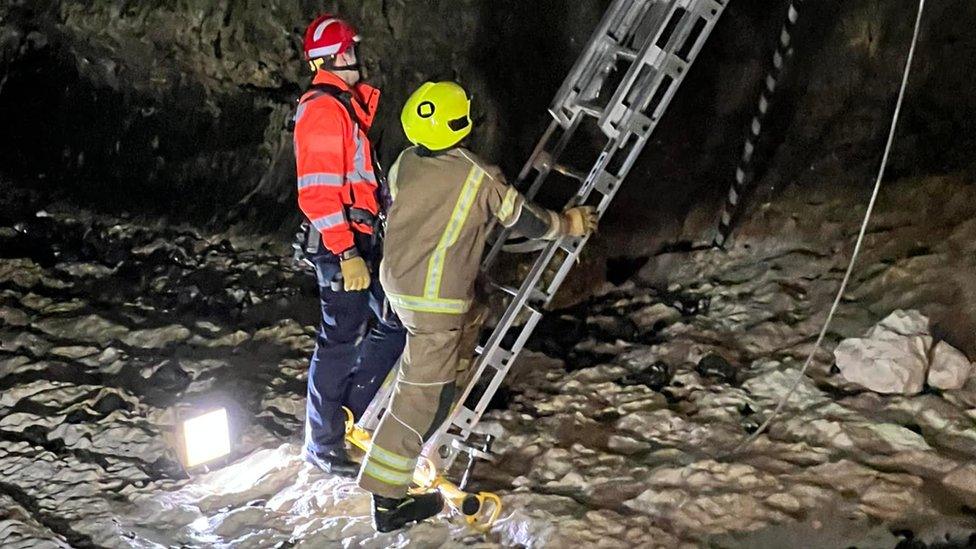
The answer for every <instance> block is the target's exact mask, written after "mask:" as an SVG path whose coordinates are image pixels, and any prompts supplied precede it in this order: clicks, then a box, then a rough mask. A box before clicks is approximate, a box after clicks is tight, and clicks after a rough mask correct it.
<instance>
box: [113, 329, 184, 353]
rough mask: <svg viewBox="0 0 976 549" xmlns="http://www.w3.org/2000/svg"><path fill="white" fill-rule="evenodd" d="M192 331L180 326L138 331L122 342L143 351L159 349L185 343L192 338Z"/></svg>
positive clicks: (127, 336)
mask: <svg viewBox="0 0 976 549" xmlns="http://www.w3.org/2000/svg"><path fill="white" fill-rule="evenodd" d="M190 335H191V334H190V330H188V329H186V327H184V326H180V325H179V324H171V325H169V326H163V327H160V328H148V329H145V330H136V331H134V332H131V333H129V334H128V335H126V336H125V337H124V338H123V339H122V342H123V343H125V344H126V345H130V346H132V347H139V348H141V349H158V348H161V347H165V346H167V345H169V344H171V343H177V342H180V341H185V340H187V339H189V338H190Z"/></svg>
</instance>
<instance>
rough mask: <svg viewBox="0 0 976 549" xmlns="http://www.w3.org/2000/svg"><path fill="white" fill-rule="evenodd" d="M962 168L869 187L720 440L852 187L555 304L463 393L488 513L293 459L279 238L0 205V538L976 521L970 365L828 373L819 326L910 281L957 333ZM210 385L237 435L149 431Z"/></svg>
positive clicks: (854, 317) (562, 534) (485, 541)
mask: <svg viewBox="0 0 976 549" xmlns="http://www.w3.org/2000/svg"><path fill="white" fill-rule="evenodd" d="M950 191H951V192H952V193H954V195H955V196H957V197H959V204H968V205H969V207H968V209H966V208H963V207H958V208H948V209H942V210H941V214H940V215H939V216H937V218H936V217H927V216H915V215H907V214H902V213H900V212H903V211H905V210H902V209H901V208H900V207H899V205H900V203H901V201H911V203H912V204H914V205H915V207H916V208H917V207H922V208H923V209H924V208H944V207H945V204H944V202H943V201H941V199H940V198H939V197H941V196H943V195H944V194H945V193H946V192H950ZM974 194H976V193H974V190H973V188H972V186H971V185H970V184H968V182H967V181H964V180H961V179H937V180H926V181H909V182H906V183H904V184H901V185H897V186H893V187H892V188H891V189H889V190H887V191H886V194H885V195H884V197H883V199H882V202H881V206H880V210H881V213H880V214H879V217H878V219H877V223H876V227H877V228H876V229H875V232H874V233H872V235H871V237H870V239H869V242H868V244H867V248H866V252H865V256H864V260H863V263H862V264H861V266H860V268H859V269H858V270H857V272H856V276H855V280H854V284H853V285H852V287H851V289H850V292H849V296H848V298H847V299H845V301H844V303H843V304H842V306H841V309H840V311H839V314H838V319H837V323H836V324H835V325H834V328H833V330H832V331H831V333H830V336H829V338H828V343H827V345H826V348H825V349H824V350H823V351H822V352H820V353H819V354H818V355H817V357H816V359H815V361H814V365H813V368H812V369H811V371H810V373H809V375H808V376H807V377H805V378H803V379H802V380H801V382H800V384H799V386H798V389H797V392H796V394H795V395H794V397H793V399H792V400H791V401H790V402H789V403H788V404H787V405H786V407H785V409H784V412H783V414H782V416H781V417H779V419H778V420H777V421H775V422H774V423H773V424H772V426H771V428H770V430H769V431H768V433H767V434H764V435H763V436H761V437H760V438H759V439H758V440H757V441H756V443H755V444H753V445H751V446H749V447H747V448H744V449H741V450H739V451H738V452H733V450H734V449H735V448H736V447H737V445H738V444H739V443H740V442H741V441H742V440H743V439H744V438H745V437H746V436H747V435H748V434H749V433H751V432H754V431H755V429H756V428H757V426H758V425H759V424H760V423H762V421H763V420H764V419H765V418H766V417H768V415H769V413H770V412H771V410H772V409H773V408H774V407H775V405H776V403H777V401H778V399H779V398H780V397H781V396H782V395H783V394H784V393H785V392H786V391H787V390H788V388H789V387H790V386H791V384H792V383H793V380H794V378H795V376H796V374H797V372H798V370H799V367H800V364H801V362H802V359H803V358H804V357H805V354H806V353H807V352H808V351H809V350H810V347H811V345H812V342H813V341H814V339H815V337H816V333H817V331H818V329H819V328H820V323H821V322H822V320H823V317H824V315H825V313H826V310H827V306H828V304H829V301H830V299H831V298H832V297H833V292H834V291H835V290H836V287H837V284H838V283H839V281H840V278H841V276H842V274H843V272H842V269H843V267H844V265H845V261H846V254H847V253H848V250H849V246H850V242H851V237H852V235H853V233H852V231H853V227H856V219H855V216H856V210H855V209H854V208H852V203H851V202H850V200H849V199H845V198H833V197H831V196H829V195H828V196H826V197H823V198H822V199H818V200H813V201H812V202H811V201H806V200H794V201H783V202H781V203H778V204H771V205H767V207H766V209H765V210H764V212H763V215H761V216H758V217H757V218H756V219H755V220H754V221H753V222H751V223H750V224H749V225H747V226H746V227H744V228H743V231H742V233H741V236H740V237H739V240H738V244H737V245H736V246H734V247H733V248H732V249H730V250H729V251H727V252H720V251H700V252H692V253H687V254H683V256H682V257H681V258H680V260H679V261H676V262H674V263H673V264H672V267H671V268H670V269H669V270H668V273H667V280H666V281H665V282H666V284H665V286H664V287H663V288H662V287H659V288H652V287H649V286H644V285H642V284H640V283H635V282H628V283H625V284H622V285H620V286H616V287H611V286H608V287H606V288H604V289H603V290H602V291H601V292H600V293H599V294H598V295H596V296H595V297H592V298H590V299H588V300H587V301H585V302H583V303H580V304H579V305H576V306H574V307H572V308H570V309H565V310H561V311H556V312H553V313H551V314H549V315H548V316H547V317H546V320H545V321H544V323H543V324H542V325H541V326H540V329H539V332H538V335H537V336H536V337H535V338H534V340H533V342H532V344H531V346H530V347H531V349H532V350H531V351H529V352H527V354H526V355H525V356H524V358H523V359H522V360H521V361H520V363H519V364H518V365H517V366H516V368H515V370H514V371H513V372H512V374H511V377H510V379H509V381H508V383H507V387H506V390H505V399H503V401H500V402H497V403H496V404H497V406H496V409H494V410H492V411H491V412H489V414H488V415H487V416H486V418H485V420H484V421H483V427H484V429H485V430H486V431H488V432H491V433H492V434H494V435H496V437H497V438H496V441H495V444H494V447H493V450H494V452H495V453H497V456H498V459H497V461H496V462H495V463H493V464H489V463H480V464H479V465H478V466H477V467H476V468H475V470H474V476H473V481H472V482H473V485H472V488H474V489H476V490H493V491H496V492H498V493H499V494H500V495H501V496H502V497H503V499H504V503H505V511H504V514H503V519H502V520H501V521H500V522H499V523H498V524H497V525H496V527H495V528H494V529H493V530H492V531H491V532H490V533H488V534H485V535H481V534H477V533H475V532H473V531H471V530H470V529H468V528H467V527H466V526H465V525H464V524H463V522H462V521H460V520H459V519H458V518H457V517H449V516H447V515H446V514H445V515H442V516H440V517H438V518H437V519H435V520H432V521H429V522H427V523H424V524H421V525H417V526H415V527H413V528H411V529H409V530H406V531H403V532H398V533H394V534H386V535H377V534H376V533H375V532H373V530H372V527H371V526H370V523H369V518H368V511H369V500H368V497H367V496H366V495H365V494H364V493H362V492H361V491H359V490H358V489H357V488H356V487H355V486H354V484H353V483H352V482H351V481H348V480H343V479H338V478H333V477H330V476H328V475H325V474H323V473H321V472H319V471H317V470H315V469H312V468H311V467H310V466H308V465H306V464H304V463H302V461H301V459H300V435H301V426H302V425H301V422H302V415H303V409H304V379H305V375H306V361H307V356H308V354H309V353H310V352H311V349H312V346H313V334H314V326H315V324H316V323H317V321H318V319H317V318H316V302H315V291H314V288H313V287H312V281H311V280H310V278H309V277H307V276H306V275H304V274H302V273H297V272H295V271H293V270H292V269H291V268H290V267H289V266H288V259H287V258H286V257H285V254H284V250H283V247H282V246H278V245H272V243H270V242H267V241H264V240H262V239H256V238H250V237H247V238H245V237H232V236H226V235H224V236H209V235H204V234H200V233H198V232H196V231H194V230H192V229H189V228H185V229H180V228H172V227H170V228H165V227H160V226H150V225H146V224H141V223H137V222H134V221H126V220H121V219H115V218H106V217H102V216H96V215H90V214H84V213H78V212H65V211H52V212H51V213H44V214H42V215H41V216H40V217H37V216H35V217H33V218H25V219H21V220H18V221H16V222H13V223H10V224H9V226H5V227H2V228H0V250H2V252H0V253H2V255H3V261H2V265H3V267H2V268H0V322H2V325H0V509H3V511H0V539H3V541H4V546H12V547H37V546H41V547H64V546H68V545H71V546H76V547H166V546H179V545H186V546H198V547H202V546H207V547H210V546H223V547H274V546H281V547H285V546H301V547H323V546H331V545H339V544H342V545H345V546H364V547H386V546H391V545H398V546H404V545H407V544H410V545H411V546H419V547H440V546H448V547H459V546H463V545H471V544H473V545H475V546H496V545H501V546H519V545H521V546H531V547H544V546H560V545H567V544H574V545H585V546H600V547H635V546H639V547H691V546H699V545H710V546H716V547H783V546H796V547H800V546H804V547H806V546H824V547H847V546H852V545H856V546H864V547H894V546H896V545H897V544H899V543H903V545H902V547H905V546H910V547H916V546H917V547H922V546H926V545H925V544H931V543H935V542H940V543H946V542H947V541H948V542H951V543H953V544H956V546H962V545H964V544H965V543H967V542H969V541H971V539H972V538H971V537H970V536H971V535H972V533H973V532H974V531H976V518H974V515H973V509H974V508H976V472H974V465H973V464H974V462H976V382H974V381H973V380H972V379H969V380H968V381H967V382H966V383H965V385H963V386H962V387H961V388H959V389H949V390H926V391H923V392H922V393H920V394H917V395H910V396H909V395H885V394H878V393H876V392H873V391H869V390H866V389H865V388H863V387H861V386H859V385H856V384H854V383H851V382H849V381H847V380H846V379H844V377H843V376H842V375H840V374H839V373H837V371H836V370H835V369H834V368H833V366H834V363H833V351H834V349H835V347H836V346H837V344H838V343H839V342H840V341H842V340H843V339H845V338H850V337H857V336H860V335H861V334H865V333H867V332H868V330H869V329H871V327H872V326H875V325H876V324H877V323H878V322H879V321H881V320H882V319H884V318H885V317H887V316H888V315H889V314H890V313H891V312H892V311H894V310H896V309H904V310H911V309H917V310H920V311H922V312H923V313H924V314H925V315H926V316H927V317H928V318H930V319H931V330H932V332H933V333H935V334H937V335H938V337H939V338H940V339H941V340H944V341H947V342H948V343H949V344H952V345H953V346H955V347H956V348H958V349H959V350H960V351H961V352H963V353H972V345H973V341H972V339H967V334H969V333H970V331H971V330H972V329H973V318H972V317H971V311H972V310H973V308H972V307H973V304H972V303H971V302H969V301H967V298H966V297H965V296H972V295H976V294H973V293H971V292H970V290H971V289H972V288H973V285H974V284H976V282H974V281H973V280H972V277H971V273H972V272H974V269H976V265H974V264H973V261H976V259H974V258H976V254H974V253H973V252H974V248H973V246H974V244H973V243H974V242H976V225H974V224H973V223H972V221H971V219H972V214H973V211H972V204H976V200H974V199H976V196H974ZM919 205H921V206H919ZM799 208H803V209H804V211H806V212H808V215H807V216H805V217H803V218H797V217H796V216H795V215H793V214H794V212H795V211H797V210H798V209H799ZM824 220H828V221H827V222H824ZM773 227H776V228H778V229H777V230H772V228H773ZM771 234H774V235H776V236H775V237H767V236H762V235H771ZM902 241H910V242H916V243H917V242H923V243H924V245H925V246H926V247H927V248H926V249H927V251H926V253H925V254H924V255H921V256H920V255H918V251H917V244H915V245H912V246H907V245H904V244H901V242H902ZM652 261H653V259H652ZM648 268H649V269H653V265H651V266H649V267H648ZM960 273H969V274H968V275H965V274H960ZM968 299H972V298H971V297H969V298H968ZM215 402H217V403H222V404H224V405H226V406H228V410H229V412H230V415H231V422H232V426H233V428H234V430H235V437H234V438H235V441H236V444H235V449H234V454H233V455H232V456H231V458H230V463H229V464H228V465H227V466H226V467H221V468H217V469H215V470H214V471H213V472H210V473H203V474H195V475H194V476H192V478H191V477H189V476H188V475H187V474H186V473H185V472H184V471H183V469H182V467H181V466H180V465H179V463H178V460H177V456H176V455H175V453H174V451H173V450H172V449H171V446H170V445H169V443H168V438H167V437H168V433H169V432H170V431H172V430H173V429H174V426H175V425H176V424H177V423H178V419H179V417H181V414H184V413H185V412H186V411H187V410H188V409H189V408H191V407H193V406H199V405H206V404H213V403H215ZM909 537H911V541H910V542H909V541H908V539H909ZM907 543H911V544H915V545H904V544H907Z"/></svg>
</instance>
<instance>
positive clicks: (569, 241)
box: [559, 237, 582, 254]
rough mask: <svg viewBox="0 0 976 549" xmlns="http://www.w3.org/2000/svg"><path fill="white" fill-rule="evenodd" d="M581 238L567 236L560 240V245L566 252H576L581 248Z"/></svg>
mask: <svg viewBox="0 0 976 549" xmlns="http://www.w3.org/2000/svg"><path fill="white" fill-rule="evenodd" d="M580 242H582V240H580V239H579V238H575V237H566V238H564V239H562V240H561V241H560V242H559V247H560V248H562V249H563V251H565V252H566V253H569V254H575V253H576V251H577V250H579V248H580Z"/></svg>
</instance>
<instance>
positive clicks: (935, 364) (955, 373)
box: [929, 341, 973, 390]
mask: <svg viewBox="0 0 976 549" xmlns="http://www.w3.org/2000/svg"><path fill="white" fill-rule="evenodd" d="M972 371H973V364H972V363H971V362H969V359H968V358H966V355H964V354H962V351H960V350H959V349H956V348H955V347H953V346H952V345H949V344H948V343H946V342H945V341H940V342H939V343H938V344H937V345H936V346H935V349H934V350H933V351H932V363H931V364H930V366H929V385H931V386H932V387H938V388H939V389H945V390H955V389H961V388H962V387H963V385H965V384H966V381H967V380H968V379H969V376H970V375H972Z"/></svg>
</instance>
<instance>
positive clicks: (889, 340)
mask: <svg viewBox="0 0 976 549" xmlns="http://www.w3.org/2000/svg"><path fill="white" fill-rule="evenodd" d="M927 330H928V319H926V318H925V317H923V316H921V314H919V313H917V312H915V311H909V312H907V313H906V312H904V311H895V312H894V313H892V314H891V315H890V316H889V317H887V318H886V319H884V320H883V321H882V322H881V323H879V324H878V325H877V326H875V327H874V328H872V329H871V330H870V331H869V332H868V336H867V337H864V338H851V339H845V340H844V341H841V342H840V344H839V345H838V346H837V348H836V349H834V359H835V360H836V362H837V367H838V368H840V371H841V375H842V376H843V377H844V379H846V380H848V381H851V382H853V383H857V384H858V385H861V386H862V387H865V388H867V389H870V390H872V391H876V392H879V393H895V394H905V395H913V394H916V393H919V392H920V391H921V390H922V389H923V387H924V385H925V373H926V370H927V369H928V351H929V348H930V347H931V346H932V336H930V335H928V334H927Z"/></svg>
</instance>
